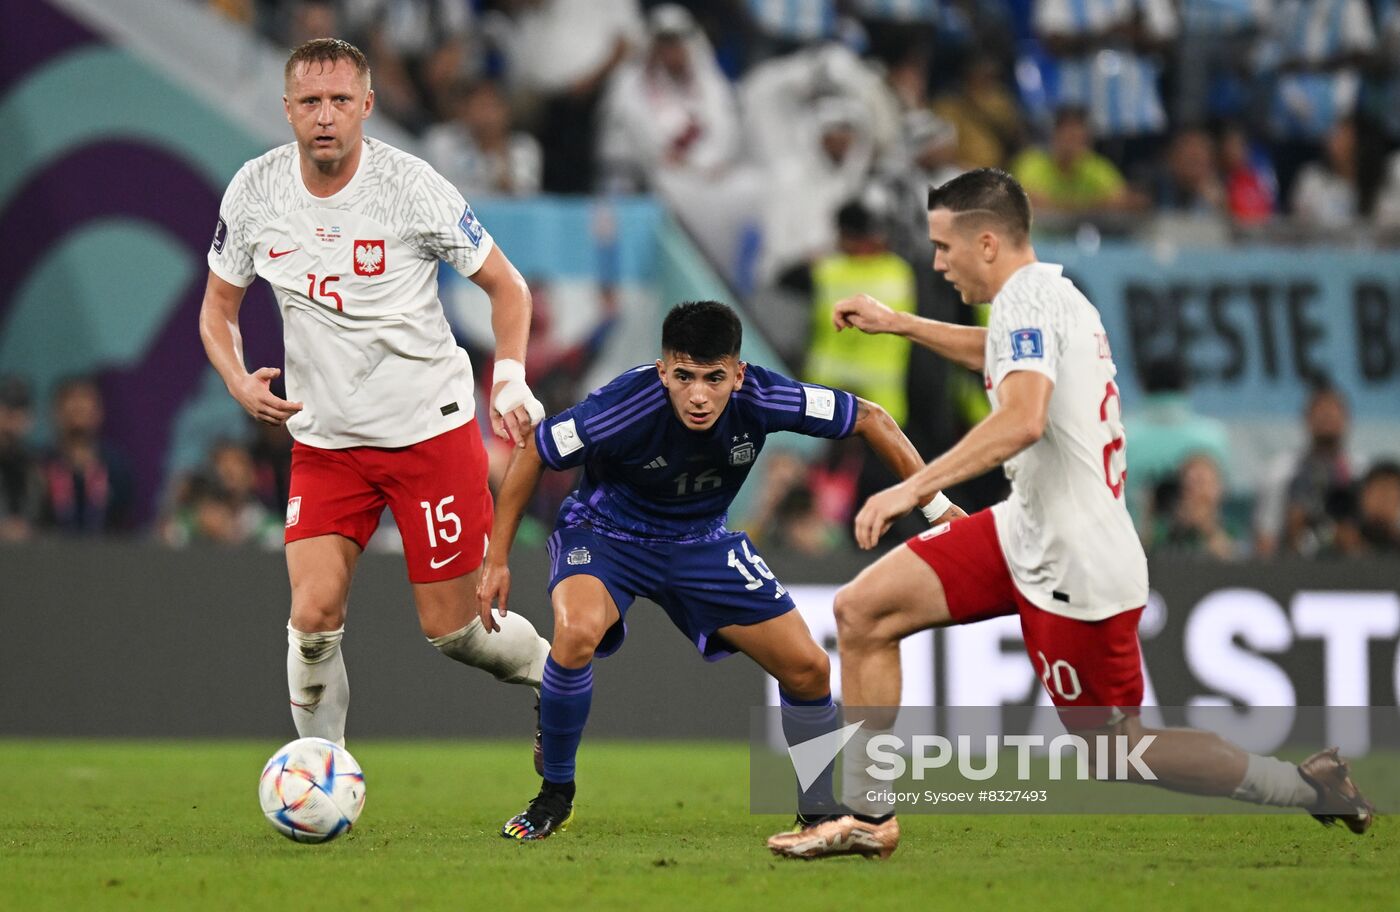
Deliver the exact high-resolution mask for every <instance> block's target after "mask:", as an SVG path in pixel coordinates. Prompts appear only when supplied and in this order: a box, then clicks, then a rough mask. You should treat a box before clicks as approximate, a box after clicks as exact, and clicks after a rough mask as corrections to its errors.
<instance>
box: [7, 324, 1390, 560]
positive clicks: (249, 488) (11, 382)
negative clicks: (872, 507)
mask: <svg viewBox="0 0 1400 912" xmlns="http://www.w3.org/2000/svg"><path fill="white" fill-rule="evenodd" d="M856 338H861V337H856ZM865 338H867V339H872V340H876V341H881V340H879V338H878V337H865ZM1184 376H1185V374H1184V371H1182V370H1181V369H1180V367H1179V366H1178V365H1176V364H1173V363H1170V362H1163V363H1159V364H1155V365H1152V366H1150V367H1149V368H1148V369H1147V371H1146V372H1145V376H1144V377H1143V382H1144V387H1145V389H1146V390H1147V392H1146V394H1145V396H1144V401H1143V402H1142V403H1141V405H1140V407H1138V408H1136V409H1135V410H1134V411H1133V412H1131V413H1130V414H1129V416H1128V420H1127V432H1128V437H1129V439H1131V440H1132V446H1131V447H1129V450H1128V453H1129V463H1128V477H1129V479H1130V484H1129V489H1128V492H1127V497H1128V503H1129V505H1130V509H1131V510H1132V512H1133V513H1134V516H1135V518H1136V520H1137V523H1138V527H1139V530H1140V532H1141V534H1142V537H1143V540H1144V542H1145V544H1146V545H1147V547H1148V551H1149V553H1153V554H1171V555H1195V556H1199V557H1203V558H1208V559H1213V560H1220V561H1233V560H1239V559H1244V558H1248V557H1259V558H1269V557H1274V556H1279V557H1307V558H1314V557H1316V558H1346V557H1358V556H1391V557H1397V558H1400V460H1397V459H1394V458H1388V459H1378V460H1373V461H1371V462H1370V463H1369V464H1368V463H1367V462H1366V461H1365V460H1364V459H1363V458H1362V457H1360V456H1359V455H1358V454H1356V453H1355V452H1354V451H1353V450H1352V448H1351V446H1350V444H1349V440H1348V431H1349V424H1350V420H1349V414H1348V410H1347V403H1346V401H1345V399H1344V398H1343V396H1342V395H1341V393H1340V392H1339V391H1338V390H1336V389H1335V388H1333V387H1332V386H1330V385H1328V384H1326V383H1321V384H1319V385H1318V386H1316V387H1315V388H1314V390H1313V392H1312V394H1311V396H1310V397H1309V399H1308V403H1307V407H1306V409H1305V411H1304V414H1303V415H1302V423H1303V430H1304V432H1305V441H1306V442H1305V443H1304V445H1303V446H1302V448H1301V449H1299V450H1298V451H1296V452H1282V453H1280V454H1279V455H1278V457H1277V460H1276V463H1275V465H1274V466H1272V467H1271V468H1270V471H1269V473H1268V477H1266V478H1264V479H1262V480H1261V481H1260V482H1259V484H1258V487H1257V489H1256V490H1255V491H1254V493H1253V494H1252V495H1251V496H1250V497H1249V498H1247V499H1235V500H1232V499H1231V498H1230V497H1229V496H1228V495H1227V491H1226V485H1225V481H1224V474H1223V467H1224V466H1225V465H1226V464H1227V460H1228V450H1229V445H1228V442H1227V440H1226V432H1225V428H1224V426H1223V425H1222V424H1221V423H1220V422H1219V421H1217V420H1215V419H1212V418H1208V417H1205V416H1201V415H1198V414H1195V413H1194V412H1193V411H1192V410H1191V407H1190V405H1189V401H1188V398H1187V396H1186V392H1185V389H1184V383H1183V378H1184ZM883 382H884V380H883V379H882V378H880V377H878V376H872V377H869V378H866V379H865V380H864V381H863V382H861V383H857V384H847V386H848V387H849V388H852V389H853V390H854V391H856V392H857V393H859V394H860V395H863V396H868V397H871V398H877V397H878V395H879V394H880V392H881V391H880V389H879V385H880V384H882V383H883ZM891 405H892V407H895V408H897V407H898V400H895V401H893V402H892V403H891ZM35 407H36V404H35V402H34V401H33V398H32V396H31V393H30V388H29V386H28V384H27V383H26V382H25V381H24V380H23V379H22V378H19V377H16V376H3V377H0V542H15V541H24V540H26V539H29V538H31V537H34V536H36V535H59V536H122V535H128V536H129V535H138V534H139V535H146V536H152V535H153V536H154V537H155V538H157V539H158V540H159V541H162V542H164V543H165V544H167V545H170V546H172V547H177V548H183V547H191V546H225V547H227V546H256V547H263V548H279V547H281V543H282V528H283V515H284V511H285V507H286V503H287V484H288V479H289V476H290V471H291V449H292V440H291V437H290V436H289V435H288V434H287V432H286V429H285V428H281V427H270V426H267V425H261V424H256V423H254V422H251V421H249V422H248V425H247V427H246V429H244V430H245V433H244V435H243V436H241V437H233V436H230V437H228V438H224V439H220V440H217V441H215V442H214V443H213V444H212V445H211V446H210V447H209V450H208V452H207V454H206V455H205V458H204V459H203V461H202V463H201V464H200V465H199V466H198V467H196V468H195V469H193V470H191V471H185V472H180V473H177V474H176V475H175V476H174V477H173V478H172V479H171V480H170V482H169V484H168V489H167V491H166V492H165V494H164V496H163V498H162V504H161V506H160V509H159V513H158V516H157V518H156V519H155V521H154V522H153V523H150V524H147V525H144V526H138V524H137V523H136V521H135V518H136V515H137V514H136V512H135V511H134V510H133V504H132V502H131V482H130V474H129V470H128V463H127V461H126V459H125V458H124V456H123V454H122V453H121V452H119V451H117V450H116V449H114V448H113V447H112V446H111V445H110V444H109V443H108V442H107V441H106V440H105V438H104V434H103V426H104V414H103V402H102V393H101V390H100V387H99V385H98V384H97V383H96V382H95V380H94V379H93V378H90V377H72V378H69V379H66V380H63V381H62V382H60V383H58V384H57V385H56V386H55V387H54V390H53V393H52V395H51V397H50V400H49V402H48V403H47V408H48V410H49V419H50V422H51V427H52V443H51V444H50V445H49V446H46V447H39V446H36V445H35V443H34V440H33V433H32V431H33V428H34V424H35V421H34V418H35V413H34V409H35ZM508 449H509V448H508V447H505V446H503V445H497V446H495V447H493V458H492V480H493V485H494V484H495V483H496V482H498V481H499V479H500V477H501V475H502V474H503V471H504V466H505V461H506V458H507V456H508ZM926 455H928V454H926ZM765 462H766V473H765V475H764V476H763V477H764V482H763V484H762V485H761V486H760V488H759V493H758V496H757V498H756V500H755V502H754V503H753V504H752V505H751V507H750V508H749V509H748V510H747V511H746V513H745V515H744V516H743V517H741V518H740V519H741V522H742V525H743V526H744V527H745V528H747V529H748V530H749V531H750V533H751V534H752V535H753V536H754V538H755V539H757V540H759V541H761V542H762V543H763V544H764V545H766V546H775V547H780V548H787V549H790V550H794V551H798V552H801V553H804V554H808V555H812V556H821V555H826V554H830V553H832V552H834V551H840V550H849V549H851V548H852V547H853V545H852V542H851V538H850V532H849V529H850V521H851V518H852V516H853V515H854V513H855V511H856V509H858V507H859V506H860V503H861V500H862V498H863V497H864V496H865V495H866V494H868V493H870V492H871V491H873V490H874V489H875V488H876V487H879V486H881V485H883V484H885V483H887V482H888V478H887V477H885V476H883V475H882V474H881V472H882V470H880V469H879V468H877V467H876V466H875V465H874V464H873V461H872V460H870V459H869V458H867V456H866V454H865V453H864V448H863V446H862V445H860V444H859V442H858V441H841V442H838V444H837V445H836V446H834V447H833V448H832V449H830V450H829V451H827V452H825V453H824V454H823V455H821V456H819V457H818V458H817V459H816V460H815V461H813V460H811V459H808V458H805V457H802V456H798V455H796V454H794V453H791V452H786V451H783V450H782V449H778V450H777V451H775V452H773V453H771V454H770V455H769V456H768V457H767V458H766V460H765ZM550 481H551V484H549V485H548V486H545V487H544V488H542V490H541V491H540V494H539V497H538V498H537V502H536V503H535V504H533V505H532V508H531V511H530V516H529V518H528V520H527V522H526V524H525V526H524V527H523V528H522V533H521V537H522V540H524V541H527V542H529V541H535V542H540V541H543V538H544V536H545V535H546V534H547V531H546V530H547V528H548V526H549V524H550V522H551V520H552V518H553V513H554V511H555V510H556V509H557V508H558V504H559V502H560V499H561V498H562V496H563V494H564V493H566V491H567V489H568V487H569V485H570V481H571V479H569V478H567V477H564V476H557V475H555V474H553V473H551V475H550ZM1004 486H1005V480H1004V478H1002V477H1001V476H1000V473H993V474H992V475H989V476H987V477H986V478H985V479H983V480H982V481H981V482H979V483H977V484H972V485H969V486H966V487H964V488H962V489H959V490H956V491H953V492H950V493H951V494H952V495H953V497H954V499H955V501H956V502H958V503H959V504H960V505H962V506H964V507H965V508H967V509H969V510H971V509H977V508H979V507H982V506H986V505H988V504H989V503H990V502H991V501H992V500H994V499H997V498H999V497H1001V496H1004V494H1005V488H1004ZM910 522H913V520H912V519H911V520H910ZM916 530H917V524H915V525H914V526H911V527H907V528H905V529H903V531H904V532H911V531H916ZM897 534H898V533H897ZM371 547H372V548H375V549H378V550H388V551H392V550H396V549H399V548H401V547H402V545H401V543H400V541H399V539H398V536H397V533H396V531H395V529H394V526H393V520H392V517H391V516H390V515H389V514H388V513H387V512H386V513H385V516H384V519H383V524H382V527H381V530H380V533H379V534H378V535H377V536H376V538H375V539H374V540H373V541H372V542H371Z"/></svg>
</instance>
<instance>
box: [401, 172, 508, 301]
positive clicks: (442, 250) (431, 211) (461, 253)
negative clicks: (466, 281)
mask: <svg viewBox="0 0 1400 912" xmlns="http://www.w3.org/2000/svg"><path fill="white" fill-rule="evenodd" d="M412 180H413V181H414V186H413V187H412V189H411V190H410V191H409V193H408V199H407V202H408V205H409V207H410V208H409V213H408V215H409V219H410V224H411V225H412V226H413V233H414V235H415V236H414V237H410V238H407V239H406V240H408V242H409V243H410V244H411V245H412V246H413V247H415V248H417V249H418V250H419V252H421V253H422V254H423V255H424V256H426V257H431V258H433V259H438V260H443V261H445V262H446V263H448V264H449V265H450V266H451V267H452V268H453V269H455V270H457V271H458V272H459V273H461V274H462V275H463V276H466V277H470V276H471V275H472V274H473V273H475V272H476V271H477V270H478V269H480V268H481V264H482V263H484V262H486V257H487V256H488V255H489V254H490V253H491V248H492V247H494V246H495V242H494V241H492V239H491V235H489V234H487V233H486V229H485V228H484V227H483V226H482V224H481V222H480V221H479V220H478V219H477V217H476V213H475V212H472V207H471V206H469V205H467V201H466V200H465V199H463V198H462V194H460V193H458V192H457V188H456V187H454V186H452V184H450V183H449V182H448V181H447V179H446V178H445V177H443V176H442V175H441V174H438V173H437V172H436V171H434V170H433V169H432V168H427V167H425V168H421V169H419V171H418V173H417V174H416V175H414V176H413V178H412Z"/></svg>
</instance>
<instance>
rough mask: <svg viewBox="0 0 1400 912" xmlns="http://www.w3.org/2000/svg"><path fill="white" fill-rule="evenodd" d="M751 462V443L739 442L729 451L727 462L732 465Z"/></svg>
mask: <svg viewBox="0 0 1400 912" xmlns="http://www.w3.org/2000/svg"><path fill="white" fill-rule="evenodd" d="M751 462H753V444H752V443H741V444H739V445H738V446H736V447H734V448H733V449H731V450H730V451H729V464H730V465H732V466H741V465H748V464H749V463H751Z"/></svg>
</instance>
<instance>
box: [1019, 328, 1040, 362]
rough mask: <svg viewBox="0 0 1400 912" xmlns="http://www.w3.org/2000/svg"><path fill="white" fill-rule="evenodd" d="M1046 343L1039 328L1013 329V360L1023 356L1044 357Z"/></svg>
mask: <svg viewBox="0 0 1400 912" xmlns="http://www.w3.org/2000/svg"><path fill="white" fill-rule="evenodd" d="M1044 357H1045V343H1044V341H1043V340H1042V338H1041V335H1040V330H1038V329H1015V330H1012V331H1011V360H1012V361H1020V360H1021V359H1022V358H1044Z"/></svg>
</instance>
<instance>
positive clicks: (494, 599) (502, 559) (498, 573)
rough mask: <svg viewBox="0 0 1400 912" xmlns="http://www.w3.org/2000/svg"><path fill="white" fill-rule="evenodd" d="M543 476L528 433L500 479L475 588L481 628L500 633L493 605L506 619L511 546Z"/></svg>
mask: <svg viewBox="0 0 1400 912" xmlns="http://www.w3.org/2000/svg"><path fill="white" fill-rule="evenodd" d="M543 474H544V460H542V459H540V453H539V450H537V449H535V435H534V434H531V433H529V432H526V434H525V445H524V446H523V447H518V448H516V449H514V450H512V451H511V454H510V464H509V465H508V466H506V477H505V478H504V479H502V480H501V490H500V491H499V492H497V494H496V516H495V518H494V519H493V520H492V521H491V541H490V543H489V544H488V545H487V547H486V559H485V560H484V561H483V562H482V569H481V582H479V583H477V586H476V603H477V604H476V610H477V613H478V614H479V615H480V616H481V625H482V626H483V627H485V628H486V629H487V630H488V631H494V630H500V629H501V628H500V625H499V624H497V623H496V619H495V618H494V617H493V616H492V615H491V606H492V604H493V603H495V604H497V606H498V607H497V608H496V610H497V611H498V612H500V615H501V617H505V616H506V612H507V611H508V610H509V607H508V606H509V602H510V563H509V559H510V547H511V545H513V544H515V533H516V532H517V531H518V530H519V529H520V520H521V518H522V517H523V516H524V515H525V506H526V504H528V503H529V502H530V497H531V495H533V494H534V493H535V486H536V485H538V484H539V483H540V476H541V475H543Z"/></svg>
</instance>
